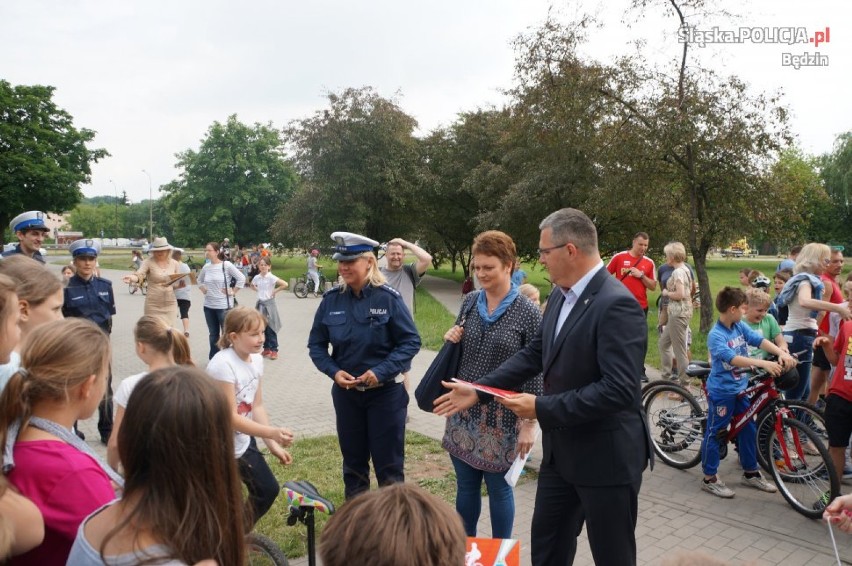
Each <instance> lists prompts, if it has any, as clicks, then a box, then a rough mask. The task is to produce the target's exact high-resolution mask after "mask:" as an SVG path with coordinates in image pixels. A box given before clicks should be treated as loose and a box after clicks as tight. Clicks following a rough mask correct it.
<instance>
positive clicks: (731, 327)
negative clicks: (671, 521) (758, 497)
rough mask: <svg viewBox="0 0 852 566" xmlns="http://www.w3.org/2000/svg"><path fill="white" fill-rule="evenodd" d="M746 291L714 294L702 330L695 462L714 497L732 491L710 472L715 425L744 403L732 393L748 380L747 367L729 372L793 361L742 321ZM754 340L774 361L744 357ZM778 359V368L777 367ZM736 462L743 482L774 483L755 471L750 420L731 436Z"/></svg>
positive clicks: (714, 465) (715, 460)
mask: <svg viewBox="0 0 852 566" xmlns="http://www.w3.org/2000/svg"><path fill="white" fill-rule="evenodd" d="M745 307H746V295H745V293H744V292H743V291H742V289H738V288H734V287H725V288H724V289H722V290H721V291H719V294H718V295H716V309H717V310H718V311H719V320H717V321H716V324H715V325H714V326H713V329H712V330H710V333H709V334H708V335H707V349H708V351H709V352H710V359H711V360H712V369H711V371H710V377H708V378H707V432H706V434H705V436H704V444H703V446H702V456H701V467H702V468H703V470H704V480H703V481H702V483H701V489H703V490H704V491H707V492H709V493H712V494H713V495H716V496H718V497H724V498H731V497H733V496H734V491H733V490H732V489H731V488H729V487H728V486H726V485H725V484H724V483H722V481H721V480H720V479H719V478H718V476H717V475H716V471H717V470H718V469H719V431H721V430H725V429H727V427H728V424H729V423H730V422H731V418H732V417H733V416H734V415H736V414H740V413H743V412H745V411H746V410H748V408H749V404H750V402H749V400H748V399H747V398H746V397H744V396H743V397H737V395H738V394H739V393H740V392H742V391H743V390H745V389H746V387H747V386H748V374H747V373H734V372H733V369H734V368H735V367H738V368H749V367H752V366H754V367H759V368H763V369H765V370H767V371H769V373H770V374H772V375H774V376H778V375H781V373H782V370H783V371H786V370H788V369H791V368H793V367H795V366H796V361H795V360H794V359H793V357H792V356H790V354H788V353H787V352H785V351H784V350H782V349H781V348H779V347H778V346H777V345H775V344H773V343H772V342H770V341H769V340H766V339H765V338H763V336H761V335H760V334H758V333H757V332H755V331H754V330H752V329H751V328H749V327H748V325H747V324H746V323H744V322H742V318H743V314H744V312H745ZM749 346H754V347H758V348H760V349H761V350H765V351H767V352H769V353H770V354H774V355H776V356H778V361H779V362H780V363H777V362H773V361H769V360H759V359H756V358H749V357H748V347H749ZM782 365H783V368H782ZM737 443H738V448H739V454H740V463H741V464H742V466H743V471H744V474H743V479H742V483H743V484H744V485H747V486H749V487H753V488H755V489H759V490H761V491H766V492H769V493H773V492H775V491H777V489H776V488H775V486H774V485H772V484H771V483H769V482H767V481H766V480H765V479H763V477H762V476H761V475H760V471H759V468H758V465H757V425H756V424H755V422H754V420H751V421H749V423H748V424H747V425H746V426H745V427H743V428H742V430H741V431H740V433H739V435H738V436H737Z"/></svg>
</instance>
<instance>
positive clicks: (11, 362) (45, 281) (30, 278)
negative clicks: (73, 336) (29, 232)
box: [0, 254, 64, 388]
mask: <svg viewBox="0 0 852 566" xmlns="http://www.w3.org/2000/svg"><path fill="white" fill-rule="evenodd" d="M0 275H5V276H7V277H9V279H11V280H12V281H13V282H14V285H15V292H16V295H17V301H16V302H17V306H18V311H19V315H18V326H19V328H20V336H19V340H17V341H16V344H15V345H14V346H13V348H12V352H11V354H10V355H9V356H8V359H6V360H5V361H4V359H3V357H0V364H3V365H0V388H2V386H3V384H5V383H6V382H7V381H8V380H9V378H10V377H11V376H12V374H13V373H14V372H15V371H16V370H17V369H18V367H19V366H20V363H21V356H20V345H21V344H22V343H23V341H24V339H25V338H26V337H27V336H28V335H29V333H30V332H32V330H33V329H35V328H36V327H38V326H39V325H41V324H44V323H46V322H51V321H54V320H61V319H62V303H63V300H64V297H63V294H62V282H61V281H60V280H59V277H57V276H56V274H55V273H53V272H52V271H50V270H49V269H48V268H46V267H45V266H44V265H43V264H41V263H39V262H37V261H36V260H34V259H32V258H29V257H26V256H23V255H20V254H18V255H14V256H11V257H7V258H4V259H3V261H0ZM13 332H14V331H13Z"/></svg>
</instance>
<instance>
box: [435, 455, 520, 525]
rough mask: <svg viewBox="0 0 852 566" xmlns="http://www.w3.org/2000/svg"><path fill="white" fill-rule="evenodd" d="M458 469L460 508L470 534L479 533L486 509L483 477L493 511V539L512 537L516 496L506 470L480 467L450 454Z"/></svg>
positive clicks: (458, 506)
mask: <svg viewBox="0 0 852 566" xmlns="http://www.w3.org/2000/svg"><path fill="white" fill-rule="evenodd" d="M450 459H451V460H452V461H453V467H454V468H455V469H456V511H458V514H459V515H461V518H462V522H463V523H464V530H465V532H466V533H467V535H468V536H471V537H475V536H476V524H477V523H478V522H479V514H480V512H481V510H482V495H481V494H480V490H481V489H482V480H483V479H484V480H485V486H486V487H487V488H488V508H489V510H490V511H491V536H492V538H512V523H514V521H515V496H514V494H513V493H512V486H510V485H509V484H508V483H506V478H504V477H503V476H504V475H506V474H505V473H504V472H484V471H482V470H477V469H476V468H474V467H473V466H471V465H470V464H467V463H465V462H463V461H461V460H459V459H458V458H456V457H455V456H450Z"/></svg>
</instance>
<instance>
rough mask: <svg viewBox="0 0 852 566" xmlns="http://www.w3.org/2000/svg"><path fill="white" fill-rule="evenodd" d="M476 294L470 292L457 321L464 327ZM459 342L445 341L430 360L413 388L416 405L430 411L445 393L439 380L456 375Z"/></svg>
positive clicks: (459, 349) (458, 359)
mask: <svg viewBox="0 0 852 566" xmlns="http://www.w3.org/2000/svg"><path fill="white" fill-rule="evenodd" d="M477 299H478V294H472V296H471V300H470V304H469V305H468V306H467V308H466V309H465V311H464V315H463V316H462V319H461V320H460V321H459V324H458V325H459V326H461V327H464V323H465V320H466V319H467V314H468V313H469V312H470V309H472V308H473V305H475V304H476V301H477ZM461 351H462V350H461V342H459V343H458V344H456V343H455V342H450V341H446V342H444V345H443V346H441V349H440V350H439V351H438V355H437V356H435V359H434V360H432V363H431V364H430V365H429V369H427V370H426V373H425V374H424V375H423V379H421V380H420V384H419V385H418V386H417V389H415V390H414V398H415V399H416V400H417V406H418V407H420V408H421V409H422V410H424V411H426V412H427V413H431V412H432V411H433V410H434V409H435V406H434V403H435V399H437V398H438V397H440V396H441V395H443V394H444V393H447V392H448V391H449V389H447V388H445V387H444V386H443V385H441V381H447V380H448V379H451V378H453V377H455V376H456V374H457V373H458V370H459V362H460V361H461Z"/></svg>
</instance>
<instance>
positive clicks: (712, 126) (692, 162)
mask: <svg viewBox="0 0 852 566" xmlns="http://www.w3.org/2000/svg"><path fill="white" fill-rule="evenodd" d="M650 4H651V3H650V1H648V2H646V1H644V0H637V1H636V2H634V6H635V7H636V8H638V9H639V10H640V11H641V10H645V9H647V5H650ZM666 5H667V6H668V7H669V10H670V12H671V14H672V15H674V16H675V23H676V25H677V26H678V27H679V26H683V25H686V24H687V23H692V22H688V21H687V19H686V17H685V16H684V12H683V9H682V7H683V6H685V5H686V6H687V7H688V8H689V9H690V10H693V9H694V11H696V12H700V10H701V8H702V7H703V6H704V2H703V0H686V1H684V2H678V1H676V0H671V1H670V2H668V3H667V4H666ZM591 23H592V22H591V21H590V20H589V19H582V20H580V21H578V22H575V23H574V24H571V25H568V26H563V25H560V24H558V23H555V22H553V21H548V22H547V23H546V24H545V25H544V26H542V27H541V28H540V29H538V30H536V31H534V32H532V33H530V34H528V35H526V36H524V37H522V38H521V39H520V40H519V47H520V54H519V58H518V63H517V86H516V87H515V89H513V91H512V94H513V95H514V105H513V116H514V117H515V121H514V125H513V140H512V142H511V144H510V147H509V151H508V152H507V153H506V155H505V156H504V160H503V161H504V164H505V166H506V167H505V168H506V170H507V171H508V175H507V177H506V180H505V182H504V184H505V186H506V187H507V190H506V191H503V192H502V194H500V189H499V184H497V183H495V184H494V187H497V188H496V189H495V190H494V192H493V194H492V195H491V196H490V198H486V199H484V202H486V203H493V205H494V206H493V207H492V208H491V209H490V210H488V211H486V212H485V213H484V214H483V217H484V218H487V219H490V224H492V225H500V226H505V227H507V228H509V229H507V230H506V231H509V232H517V234H518V239H519V240H520V241H521V245H522V246H529V245H531V244H530V243H529V242H530V241H531V240H532V239H533V238H535V237H536V230H535V228H534V223H532V222H530V221H529V219H530V218H536V219H538V218H541V217H543V215H544V214H547V213H548V212H550V211H552V210H554V209H557V208H560V207H563V206H573V207H576V208H580V209H582V210H584V211H585V212H586V213H587V214H588V215H589V216H590V217H591V218H593V219H594V221H595V224H596V225H597V227H598V232H599V239H600V247H601V250H602V251H603V252H604V253H606V252H607V251H610V250H614V249H618V248H623V247H624V245H625V244H627V243H629V240H630V236H631V235H632V234H633V233H635V232H636V231H638V230H645V231H647V232H649V233H650V234H652V238H654V240H655V241H658V242H661V243H662V242H665V241H666V240H667V239H679V240H681V241H683V242H684V243H686V245H687V247H688V248H689V249H690V251H691V252H692V255H693V258H694V261H695V264H696V272H697V275H698V281H699V284H700V287H701V290H702V293H703V294H704V296H709V289H710V286H709V280H708V278H707V270H706V259H707V255H708V253H709V251H710V249H711V247H713V246H717V245H720V244H722V243H725V242H726V241H728V240H729V239H730V238H732V237H734V236H736V237H740V236H741V235H742V233H743V231H744V230H745V231H750V230H754V231H758V230H760V231H763V232H773V231H774V232H775V233H781V232H783V231H785V230H786V229H787V227H788V226H789V225H790V224H791V223H790V222H788V221H787V220H786V219H787V218H788V217H790V216H793V217H795V216H797V215H801V211H802V209H803V200H802V199H798V198H796V197H797V195H801V190H800V187H799V186H798V185H796V184H795V183H790V182H781V181H780V179H781V178H780V177H777V176H776V178H775V181H776V182H771V181H772V179H773V177H772V175H771V167H772V165H773V164H774V163H776V162H777V160H778V157H779V155H780V152H781V151H782V150H783V149H784V148H785V147H787V145H788V144H789V141H790V135H789V131H788V128H787V116H786V110H785V109H784V108H783V107H781V106H780V105H779V100H778V98H777V97H773V96H767V95H764V94H760V93H758V94H755V93H752V92H750V91H749V90H748V89H747V87H746V85H745V83H743V82H742V81H741V80H739V79H738V78H737V77H720V76H717V75H715V74H713V73H711V72H709V71H706V70H703V69H701V68H700V67H699V66H696V65H690V64H688V63H689V59H688V54H689V53H690V45H689V44H688V43H686V44H682V45H679V46H678V51H679V55H678V58H677V60H678V62H677V63H676V64H672V66H671V68H666V67H664V68H655V67H650V66H648V65H647V63H646V62H645V61H644V60H642V59H640V58H638V57H623V58H621V59H619V60H617V61H616V62H615V63H613V64H611V65H602V64H600V63H597V62H595V61H591V60H588V59H587V58H584V57H583V56H581V55H580V54H579V50H578V46H580V45H581V44H582V43H583V41H585V29H587V28H588V26H589V25H591ZM779 203H785V204H787V205H788V206H787V207H786V209H785V207H782V206H779V205H778V204H779ZM744 218H747V219H748V222H744V221H743V219H744ZM524 225H526V232H524V231H523V230H524ZM712 308H713V307H712V301H704V302H703V303H702V310H701V329H702V330H703V331H707V330H708V329H709V327H710V325H711V323H712V318H713V316H712V315H713V313H712Z"/></svg>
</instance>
